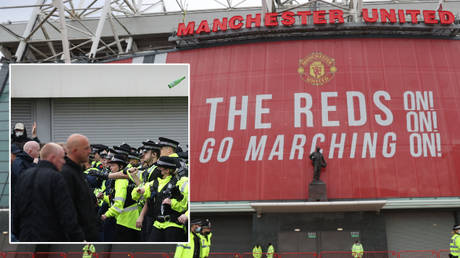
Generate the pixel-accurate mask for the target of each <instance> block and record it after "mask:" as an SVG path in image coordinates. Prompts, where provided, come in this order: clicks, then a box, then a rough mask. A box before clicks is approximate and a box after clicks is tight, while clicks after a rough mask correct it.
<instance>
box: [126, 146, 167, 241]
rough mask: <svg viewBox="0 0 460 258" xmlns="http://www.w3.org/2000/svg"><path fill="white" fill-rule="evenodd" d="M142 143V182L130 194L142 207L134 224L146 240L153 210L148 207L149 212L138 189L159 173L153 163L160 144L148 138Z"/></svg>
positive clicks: (151, 223)
mask: <svg viewBox="0 0 460 258" xmlns="http://www.w3.org/2000/svg"><path fill="white" fill-rule="evenodd" d="M143 144H144V145H143V146H142V147H141V149H142V150H143V153H142V158H141V162H142V169H141V174H140V175H141V181H142V183H141V184H140V185H139V186H137V187H136V188H134V190H133V191H132V193H131V195H132V197H133V199H134V200H136V201H137V202H138V205H139V207H142V211H141V213H140V214H139V217H138V219H137V220H136V226H137V227H138V228H141V240H142V241H147V240H148V238H149V236H150V233H151V231H152V226H153V212H152V211H153V210H152V209H150V212H149V209H148V205H145V198H143V196H142V194H140V191H139V189H140V188H143V187H144V185H145V184H146V183H147V182H151V181H153V179H154V178H157V177H158V176H160V175H161V171H160V170H159V169H158V168H157V166H156V165H154V164H155V163H156V162H157V161H158V158H159V157H160V148H161V146H159V145H158V144H157V143H155V142H153V141H150V140H148V141H145V142H143Z"/></svg>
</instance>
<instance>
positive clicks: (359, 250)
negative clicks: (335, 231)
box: [351, 240, 364, 258]
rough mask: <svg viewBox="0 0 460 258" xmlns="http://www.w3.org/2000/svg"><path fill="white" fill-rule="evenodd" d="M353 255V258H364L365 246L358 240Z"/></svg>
mask: <svg viewBox="0 0 460 258" xmlns="http://www.w3.org/2000/svg"><path fill="white" fill-rule="evenodd" d="M351 255H352V257H355V258H356V257H357V258H361V257H363V255H364V249H363V245H362V244H361V243H360V242H359V240H356V241H355V243H354V244H353V247H352V248H351Z"/></svg>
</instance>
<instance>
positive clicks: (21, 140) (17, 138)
mask: <svg viewBox="0 0 460 258" xmlns="http://www.w3.org/2000/svg"><path fill="white" fill-rule="evenodd" d="M28 141H36V142H38V143H40V140H39V139H38V137H37V123H35V122H34V125H33V127H32V139H31V138H29V137H27V129H26V127H25V126H24V124H23V123H16V124H15V125H14V128H13V131H12V132H11V143H14V144H16V146H18V147H19V148H20V149H21V150H22V149H23V146H24V144H25V143H26V142H28Z"/></svg>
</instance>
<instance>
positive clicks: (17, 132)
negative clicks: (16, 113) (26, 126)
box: [15, 131, 24, 137]
mask: <svg viewBox="0 0 460 258" xmlns="http://www.w3.org/2000/svg"><path fill="white" fill-rule="evenodd" d="M15 134H16V137H21V136H22V135H23V134H24V132H22V131H16V132H15Z"/></svg>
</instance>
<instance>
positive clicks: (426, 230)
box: [385, 211, 454, 257]
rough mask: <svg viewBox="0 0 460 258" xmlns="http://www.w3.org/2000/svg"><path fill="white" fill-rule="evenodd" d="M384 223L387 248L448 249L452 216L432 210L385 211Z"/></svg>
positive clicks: (395, 249) (397, 249)
mask: <svg viewBox="0 0 460 258" xmlns="http://www.w3.org/2000/svg"><path fill="white" fill-rule="evenodd" d="M385 223H386V227H387V230H386V231H387V241H388V250H394V251H401V250H440V249H449V241H450V236H451V235H450V232H451V230H452V225H453V224H454V216H453V214H452V212H434V211H433V212H422V211H417V212H407V213H387V214H385ZM426 257H427V256H426Z"/></svg>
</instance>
